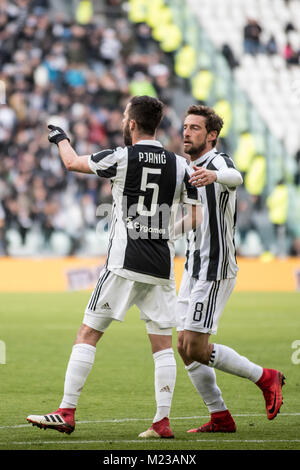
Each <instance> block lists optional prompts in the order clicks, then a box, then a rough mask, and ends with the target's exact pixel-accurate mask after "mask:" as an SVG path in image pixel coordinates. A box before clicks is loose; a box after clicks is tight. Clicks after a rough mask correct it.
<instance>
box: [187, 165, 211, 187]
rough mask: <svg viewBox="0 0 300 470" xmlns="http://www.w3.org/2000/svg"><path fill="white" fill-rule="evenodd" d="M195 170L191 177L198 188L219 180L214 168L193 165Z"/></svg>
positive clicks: (191, 181) (192, 182)
mask: <svg viewBox="0 0 300 470" xmlns="http://www.w3.org/2000/svg"><path fill="white" fill-rule="evenodd" d="M193 169H194V170H195V172H194V173H192V175H191V178H190V180H189V181H190V183H191V184H192V185H193V186H196V187H197V188H199V187H201V186H207V185H208V184H211V183H214V182H215V181H216V180H217V174H216V172H215V171H213V170H207V169H206V168H203V167H197V166H193Z"/></svg>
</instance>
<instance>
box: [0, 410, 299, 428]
mask: <svg viewBox="0 0 300 470" xmlns="http://www.w3.org/2000/svg"><path fill="white" fill-rule="evenodd" d="M256 416H265V413H237V414H234V415H233V417H236V418H252V417H256ZM280 416H300V412H299V413H280ZM207 418H209V416H208V415H201V416H177V417H171V418H170V419H171V421H176V420H189V419H190V420H192V419H207ZM151 419H152V418H120V419H99V420H91V421H77V422H76V424H95V423H112V424H114V423H115V424H119V423H127V422H133V421H151ZM29 426H32V425H31V424H14V425H11V426H9V425H7V426H0V429H18V428H27V427H29Z"/></svg>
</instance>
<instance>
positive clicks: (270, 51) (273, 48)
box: [265, 34, 278, 55]
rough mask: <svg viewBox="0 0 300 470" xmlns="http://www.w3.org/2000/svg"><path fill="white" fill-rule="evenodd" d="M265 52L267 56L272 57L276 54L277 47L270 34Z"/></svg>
mask: <svg viewBox="0 0 300 470" xmlns="http://www.w3.org/2000/svg"><path fill="white" fill-rule="evenodd" d="M265 50H266V53H267V54H268V55H274V54H277V53H278V46H277V42H276V39H275V36H274V35H273V34H272V35H271V36H270V38H269V40H268V41H267V43H266V45H265Z"/></svg>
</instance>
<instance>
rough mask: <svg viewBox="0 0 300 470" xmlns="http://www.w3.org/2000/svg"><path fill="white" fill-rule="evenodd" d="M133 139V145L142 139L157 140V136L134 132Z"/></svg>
mask: <svg viewBox="0 0 300 470" xmlns="http://www.w3.org/2000/svg"><path fill="white" fill-rule="evenodd" d="M131 139H132V145H135V144H136V143H137V142H139V141H140V140H156V136H155V135H148V134H138V133H133V134H132V136H131Z"/></svg>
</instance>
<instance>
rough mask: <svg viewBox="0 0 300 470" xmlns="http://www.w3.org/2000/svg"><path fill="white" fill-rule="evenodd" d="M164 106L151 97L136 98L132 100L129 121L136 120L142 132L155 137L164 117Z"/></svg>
mask: <svg viewBox="0 0 300 470" xmlns="http://www.w3.org/2000/svg"><path fill="white" fill-rule="evenodd" d="M163 108H164V105H163V103H162V102H161V101H159V100H158V99H157V98H153V97H151V96H146V95H144V96H134V97H133V98H131V100H130V107H129V111H128V117H129V119H134V120H135V121H136V123H137V126H138V128H139V130H140V131H141V132H143V133H144V134H147V135H154V134H155V132H156V129H157V128H158V126H159V124H160V122H161V120H162V116H163Z"/></svg>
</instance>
